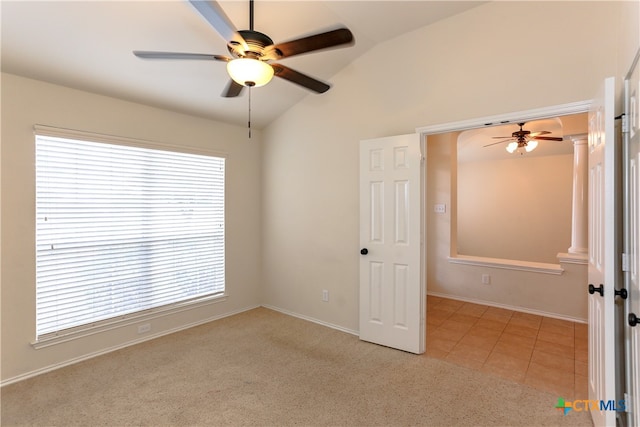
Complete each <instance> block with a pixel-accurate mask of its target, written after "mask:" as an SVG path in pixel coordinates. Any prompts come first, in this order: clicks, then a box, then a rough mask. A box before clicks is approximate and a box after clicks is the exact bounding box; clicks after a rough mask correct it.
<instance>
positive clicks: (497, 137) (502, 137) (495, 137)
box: [491, 136, 513, 139]
mask: <svg viewBox="0 0 640 427" xmlns="http://www.w3.org/2000/svg"><path fill="white" fill-rule="evenodd" d="M491 138H493V139H511V138H513V136H492V137H491Z"/></svg>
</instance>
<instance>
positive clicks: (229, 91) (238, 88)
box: [222, 79, 244, 98]
mask: <svg viewBox="0 0 640 427" xmlns="http://www.w3.org/2000/svg"><path fill="white" fill-rule="evenodd" d="M242 89H244V86H242V85H241V84H239V83H237V82H236V81H235V80H233V79H229V83H228V84H227V87H226V88H225V90H224V92H222V96H223V97H225V98H234V97H236V96H238V95H240V93H241V92H242Z"/></svg>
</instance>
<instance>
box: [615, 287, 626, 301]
mask: <svg viewBox="0 0 640 427" xmlns="http://www.w3.org/2000/svg"><path fill="white" fill-rule="evenodd" d="M614 292H615V294H616V296H619V297H620V298H622V299H627V297H628V296H629V294H628V293H627V290H626V289H625V288H622V289H620V290H619V291H614Z"/></svg>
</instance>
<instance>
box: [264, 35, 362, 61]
mask: <svg viewBox="0 0 640 427" xmlns="http://www.w3.org/2000/svg"><path fill="white" fill-rule="evenodd" d="M352 42H353V34H351V31H349V30H348V29H347V28H340V29H337V30H332V31H327V32H325V33H319V34H315V35H313V36H308V37H302V38H299V39H297V40H291V41H288V42H284V43H280V44H276V45H272V46H269V47H267V49H266V55H267V56H269V57H270V58H272V59H281V58H287V57H289V56H294V55H300V54H301V53H307V52H312V51H314V50H320V49H327V48H330V47H336V46H340V45H345V44H350V43H352Z"/></svg>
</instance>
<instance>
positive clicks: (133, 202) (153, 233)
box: [36, 135, 225, 338]
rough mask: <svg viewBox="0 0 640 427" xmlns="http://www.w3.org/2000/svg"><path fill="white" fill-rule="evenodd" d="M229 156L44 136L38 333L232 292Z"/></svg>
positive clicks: (40, 148) (39, 167) (39, 152)
mask: <svg viewBox="0 0 640 427" xmlns="http://www.w3.org/2000/svg"><path fill="white" fill-rule="evenodd" d="M224 195H225V159H224V158H221V157H213V156H208V155H197V154H190V153H183V152H173V151H166V150H159V149H149V148H141V147H135V146H126V145H120V144H108V143H103V142H89V141H81V140H75V139H67V138H59V137H52V136H42V135H36V298H37V301H36V313H37V316H36V317H37V321H36V325H37V327H36V329H37V330H36V334H37V336H38V337H39V338H41V337H42V336H44V335H50V334H56V333H58V332H59V331H62V330H65V329H69V328H74V327H78V326H82V325H92V324H95V323H96V322H100V321H103V320H105V319H113V318H118V317H122V316H126V315H127V314H130V313H134V312H140V311H142V310H150V309H154V308H158V307H163V306H167V305H171V304H176V303H184V302H185V301H189V300H193V299H200V298H202V297H205V296H210V295H215V294H220V293H224V290H225V250H224V248H225V239H224V238H225V226H224V203H225V197H224Z"/></svg>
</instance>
